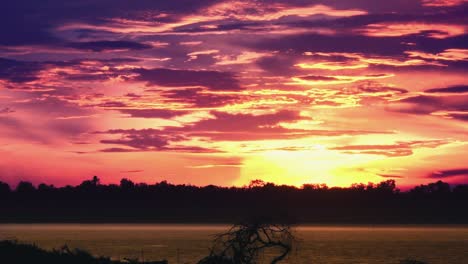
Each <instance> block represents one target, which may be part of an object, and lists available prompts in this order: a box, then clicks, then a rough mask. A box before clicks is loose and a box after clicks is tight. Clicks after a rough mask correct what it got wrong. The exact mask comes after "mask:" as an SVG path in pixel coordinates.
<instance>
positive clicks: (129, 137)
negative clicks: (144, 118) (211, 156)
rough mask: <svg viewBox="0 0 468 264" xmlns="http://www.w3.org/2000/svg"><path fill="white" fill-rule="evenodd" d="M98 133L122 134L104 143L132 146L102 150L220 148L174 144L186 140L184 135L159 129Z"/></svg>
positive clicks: (192, 150)
mask: <svg viewBox="0 0 468 264" xmlns="http://www.w3.org/2000/svg"><path fill="white" fill-rule="evenodd" d="M97 133H98V134H110V135H116V134H117V135H121V137H120V138H118V139H103V140H101V141H100V143H102V144H113V145H124V146H126V147H130V148H105V149H102V150H100V151H101V152H141V151H171V152H188V153H218V152H220V150H218V149H214V148H205V147H200V146H191V145H180V144H179V145H174V143H176V142H182V141H186V140H187V138H186V137H185V136H183V135H178V134H174V133H170V132H167V131H164V130H157V129H141V130H138V129H114V130H108V131H105V132H97Z"/></svg>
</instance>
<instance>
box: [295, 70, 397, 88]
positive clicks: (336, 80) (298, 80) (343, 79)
mask: <svg viewBox="0 0 468 264" xmlns="http://www.w3.org/2000/svg"><path fill="white" fill-rule="evenodd" d="M393 76H394V75H393V74H386V73H384V74H368V75H356V76H351V75H350V76H344V75H333V76H319V75H304V76H297V77H293V78H292V80H293V81H294V82H293V83H291V84H296V85H332V84H344V83H353V82H358V81H366V80H376V79H385V78H390V77H393Z"/></svg>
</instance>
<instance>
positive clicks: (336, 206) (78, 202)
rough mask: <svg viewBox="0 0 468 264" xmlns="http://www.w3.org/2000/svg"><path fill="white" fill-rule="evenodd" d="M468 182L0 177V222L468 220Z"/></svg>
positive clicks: (421, 221)
mask: <svg viewBox="0 0 468 264" xmlns="http://www.w3.org/2000/svg"><path fill="white" fill-rule="evenodd" d="M467 202H468V185H458V186H450V185H449V184H447V183H444V182H442V181H438V182H435V183H431V184H428V185H421V186H417V187H415V188H413V189H411V190H409V191H406V192H401V191H399V190H398V189H397V187H396V186H395V181H393V180H388V181H385V182H381V183H379V184H366V185H364V184H356V185H353V186H351V187H349V188H329V187H327V186H325V185H304V186H303V187H302V188H296V187H292V186H285V185H274V184H272V183H265V182H262V181H259V180H257V181H253V182H252V183H251V184H250V185H249V186H246V187H230V188H227V187H218V186H212V185H210V186H205V187H197V186H190V185H172V184H169V183H167V182H160V183H156V184H151V185H150V184H145V183H139V184H135V183H133V182H132V181H130V180H128V179H122V181H121V182H120V185H114V184H110V185H104V184H101V183H100V181H99V178H97V177H94V178H93V179H91V180H87V181H84V182H83V183H81V184H80V185H78V186H66V187H60V188H57V187H54V186H52V185H47V184H40V185H39V186H33V184H31V183H29V182H21V183H20V184H19V185H18V186H17V187H16V188H15V189H14V190H12V189H11V188H10V186H9V185H8V184H6V183H2V182H0V212H1V214H0V222H173V223H175V222H181V223H190V222H192V223H196V222H200V223H201V222H204V223H215V222H218V223H232V222H238V221H240V220H242V219H247V218H248V217H267V218H270V219H275V220H279V221H282V222H285V221H289V222H295V223H327V224H330V223H336V224H343V223H373V224H378V223H382V224H389V223H390V224H391V223H394V224H404V223H415V224H416V223H424V224H436V223H445V224H466V223H468V210H466V204H468V203H467Z"/></svg>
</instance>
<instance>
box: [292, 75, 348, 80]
mask: <svg viewBox="0 0 468 264" xmlns="http://www.w3.org/2000/svg"><path fill="white" fill-rule="evenodd" d="M297 78H299V79H302V80H305V81H337V80H340V79H338V78H335V77H331V76H319V75H305V76H298V77H297Z"/></svg>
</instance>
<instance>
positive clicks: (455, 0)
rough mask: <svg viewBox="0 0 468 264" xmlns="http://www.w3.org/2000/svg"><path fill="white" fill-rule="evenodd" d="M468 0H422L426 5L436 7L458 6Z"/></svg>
mask: <svg viewBox="0 0 468 264" xmlns="http://www.w3.org/2000/svg"><path fill="white" fill-rule="evenodd" d="M466 2H467V1H466V0H422V4H423V5H424V6H436V7H446V6H457V5H461V4H463V3H466Z"/></svg>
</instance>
